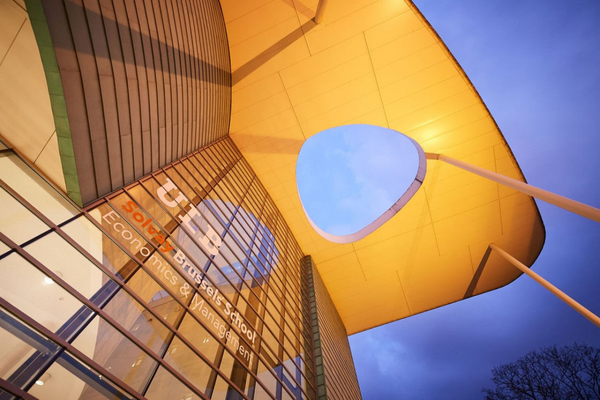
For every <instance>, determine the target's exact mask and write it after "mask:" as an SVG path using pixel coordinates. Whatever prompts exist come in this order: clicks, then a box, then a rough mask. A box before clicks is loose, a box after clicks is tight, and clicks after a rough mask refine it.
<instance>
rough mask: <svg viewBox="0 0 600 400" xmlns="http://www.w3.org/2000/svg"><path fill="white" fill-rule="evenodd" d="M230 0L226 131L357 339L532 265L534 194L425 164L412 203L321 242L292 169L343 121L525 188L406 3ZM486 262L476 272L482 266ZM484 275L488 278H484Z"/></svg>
mask: <svg viewBox="0 0 600 400" xmlns="http://www.w3.org/2000/svg"><path fill="white" fill-rule="evenodd" d="M317 5H318V2H317V1H316V0H302V1H300V0H273V1H269V0H247V1H238V0H222V7H223V12H224V15H225V20H226V24H227V34H228V38H229V46H230V51H231V63H232V65H231V67H232V71H233V95H232V116H231V126H230V135H231V137H232V138H233V140H234V141H235V143H236V144H237V145H238V147H239V148H240V150H241V151H242V153H243V154H244V156H245V157H246V158H247V160H248V161H249V162H250V164H251V165H252V167H253V168H254V170H255V171H256V173H257V175H258V177H259V178H260V180H261V182H262V183H263V184H264V185H265V187H266V189H267V190H268V192H269V193H270V194H271V196H272V197H273V199H274V201H275V202H276V204H277V206H278V207H279V209H280V210H281V212H282V213H283V215H284V217H285V219H286V221H287V222H288V224H289V226H290V227H291V230H292V232H293V233H294V236H295V237H296V239H297V240H298V242H299V243H300V245H301V247H302V249H303V251H304V252H305V253H306V254H310V255H311V256H312V257H313V259H314V260H315V263H316V265H317V266H318V268H319V271H320V273H321V275H322V277H323V280H324V281H325V284H326V286H327V288H328V290H329V292H330V294H331V296H332V299H333V301H334V303H335V304H336V306H337V308H338V310H339V313H340V315H341V317H342V319H343V321H344V323H345V325H346V328H347V332H348V334H352V333H356V332H360V331H363V330H365V329H369V328H372V327H375V326H378V325H381V324H384V323H387V322H391V321H394V320H398V319H401V318H405V317H408V316H410V315H413V314H417V313H420V312H423V311H426V310H429V309H432V308H435V307H439V306H442V305H445V304H448V303H452V302H455V301H458V300H461V299H463V298H466V297H470V296H472V295H476V294H480V293H483V292H486V291H489V290H493V289H496V288H499V287H501V286H503V285H506V284H507V283H509V282H511V281H513V280H514V279H516V278H517V277H518V276H519V275H520V273H519V271H518V270H516V269H515V268H514V267H512V266H511V265H510V264H508V263H506V262H505V261H503V260H502V259H501V258H500V257H499V256H497V255H495V254H493V252H492V254H491V256H490V257H489V259H488V260H487V262H486V263H485V265H484V263H482V259H483V257H484V254H485V252H486V249H487V248H488V245H489V244H490V243H492V242H494V243H496V244H498V245H500V246H501V247H503V248H504V249H505V250H507V251H508V252H509V253H511V254H512V255H514V256H515V257H516V258H517V259H519V260H521V261H522V262H524V263H525V264H527V265H531V264H532V263H533V261H534V260H535V258H536V257H537V256H538V254H539V253H540V251H541V248H542V245H543V242H544V237H545V236H544V227H543V224H542V221H541V218H540V215H539V212H538V210H537V208H536V206H535V203H534V202H533V200H532V198H531V197H529V196H526V195H523V194H520V193H518V192H516V191H514V190H512V189H509V188H506V187H503V186H500V185H498V184H496V183H493V182H491V181H487V180H485V179H483V178H480V177H478V176H476V175H473V174H471V173H469V172H465V171H462V170H460V169H458V168H456V167H453V166H450V165H445V164H442V163H441V162H440V161H435V160H430V161H428V165H427V170H428V172H427V176H426V178H425V181H424V183H423V186H422V187H421V189H420V190H419V191H418V192H417V194H416V195H415V197H414V198H413V199H412V200H411V201H410V202H409V204H408V205H407V206H405V207H404V208H403V209H402V210H401V211H400V212H399V213H398V214H397V215H396V216H394V217H393V218H392V219H391V220H390V221H388V222H387V223H385V224H384V225H383V226H382V227H381V228H379V229H378V230H376V231H375V232H374V233H372V234H371V235H369V236H367V237H366V238H364V239H362V240H359V241H357V242H355V243H351V244H335V243H331V242H328V241H327V240H325V239H323V238H322V237H321V236H320V235H319V234H318V233H317V232H316V231H315V230H314V229H313V228H312V227H311V225H310V224H309V222H308V220H307V218H306V216H305V215H304V212H303V209H302V206H301V203H300V199H299V196H298V190H297V187H296V177H295V166H296V159H297V155H298V152H299V150H300V147H301V146H302V143H303V142H304V140H306V139H307V138H309V137H311V136H312V135H314V134H316V133H318V132H320V131H322V130H325V129H328V128H332V127H335V126H339V125H344V124H354V123H364V124H372V125H378V126H382V127H387V128H391V129H396V130H398V131H400V132H402V133H404V134H406V135H408V136H410V137H412V138H413V139H415V140H417V141H418V142H419V143H420V144H421V146H422V147H423V149H424V150H425V151H426V152H433V153H443V154H446V155H449V156H452V157H454V158H458V159H460V160H463V161H466V162H469V163H472V164H475V165H477V166H480V167H483V168H486V169H489V170H492V171H496V172H498V173H501V174H503V175H507V176H510V177H513V178H516V179H519V180H524V178H523V175H522V173H521V171H520V169H519V167H518V165H517V163H516V161H515V159H514V157H513V155H512V153H511V151H510V149H509V147H508V145H507V143H506V141H505V140H504V138H503V136H502V134H501V133H500V131H499V130H498V127H497V126H496V123H495V122H494V120H493V118H492V117H491V115H490V113H489V112H488V110H487V108H486V106H485V105H484V104H483V102H482V100H481V99H480V97H479V95H478V94H477V92H476V91H475V89H474V88H473V86H472V85H471V83H470V82H469V80H468V78H467V77H466V76H465V74H464V72H463V71H462V69H461V68H460V66H459V65H458V63H457V62H456V61H455V60H454V58H453V57H452V55H451V54H450V53H449V51H448V50H447V48H446V47H445V45H444V44H443V42H442V41H441V39H440V38H439V37H438V36H437V34H436V33H435V31H433V29H432V28H431V27H430V26H429V24H428V23H427V21H426V20H425V19H424V18H423V16H422V15H421V14H420V13H419V11H418V10H417V9H416V7H415V6H414V5H413V4H412V3H411V2H408V1H407V2H404V1H401V0H379V1H374V0H343V1H342V0H329V1H328V4H327V7H326V8H325V12H324V17H323V21H322V22H321V23H320V24H315V22H314V21H313V20H312V18H313V17H314V15H315V11H316V9H317ZM480 264H481V268H480ZM478 269H479V272H478V273H476V272H477V271H478Z"/></svg>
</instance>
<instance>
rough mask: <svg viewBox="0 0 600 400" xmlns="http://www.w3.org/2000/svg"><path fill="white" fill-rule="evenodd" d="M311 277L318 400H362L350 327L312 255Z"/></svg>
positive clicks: (308, 260)
mask: <svg viewBox="0 0 600 400" xmlns="http://www.w3.org/2000/svg"><path fill="white" fill-rule="evenodd" d="M304 265H305V267H306V270H307V275H308V286H309V291H308V292H309V301H310V309H311V319H312V328H313V331H312V336H313V343H314V346H313V347H314V353H315V372H316V380H317V398H318V400H328V399H330V400H336V399H347V400H360V399H362V396H361V394H360V388H359V386H358V378H357V376H356V369H355V368H354V361H353V360H352V350H351V349H350V343H349V342H348V334H347V332H346V327H345V326H344V323H343V322H342V318H341V317H340V315H339V313H338V311H337V308H336V307H335V304H334V303H333V300H331V296H330V295H329V292H328V291H327V287H326V286H325V284H324V283H323V280H322V279H321V275H320V274H319V271H318V269H317V267H316V265H315V263H314V261H313V259H312V257H311V256H306V257H304Z"/></svg>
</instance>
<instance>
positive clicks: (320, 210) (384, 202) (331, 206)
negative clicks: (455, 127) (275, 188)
mask: <svg viewBox="0 0 600 400" xmlns="http://www.w3.org/2000/svg"><path fill="white" fill-rule="evenodd" d="M418 166H419V155H418V153H417V150H416V148H415V146H414V144H413V143H412V142H411V141H410V140H409V139H408V138H406V137H405V136H404V135H402V134H400V133H398V132H396V131H393V130H391V129H387V128H381V127H377V126H371V125H345V126H340V127H336V128H332V129H327V130H325V131H323V132H320V133H318V134H316V135H314V136H312V137H311V138H309V139H308V140H307V141H306V142H305V143H304V146H303V147H302V149H301V151H300V155H299V156H298V163H297V166H296V179H297V181H298V191H299V193H300V198H301V199H302V203H303V204H304V207H305V209H306V211H307V213H308V215H309V216H310V218H311V219H312V220H313V222H314V223H315V224H317V226H319V227H320V228H321V229H323V230H324V231H325V232H328V233H331V234H334V235H349V234H352V233H355V232H357V231H359V230H360V229H362V228H364V227H365V226H367V225H369V224H370V223H371V222H373V221H374V220H375V219H377V218H378V217H379V216H380V215H382V214H383V213H384V212H385V211H386V210H388V209H389V208H390V207H391V206H392V205H393V204H394V203H395V202H396V201H398V199H399V198H400V196H402V195H403V194H404V192H406V190H407V189H408V187H409V186H410V184H411V183H412V182H413V181H414V179H415V176H416V174H417V170H418Z"/></svg>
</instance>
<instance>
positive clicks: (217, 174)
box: [0, 138, 317, 400]
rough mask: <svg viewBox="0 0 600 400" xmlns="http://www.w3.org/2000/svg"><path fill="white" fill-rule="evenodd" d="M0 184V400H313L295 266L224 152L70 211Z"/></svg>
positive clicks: (18, 171) (265, 199)
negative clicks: (0, 208)
mask: <svg viewBox="0 0 600 400" xmlns="http://www.w3.org/2000/svg"><path fill="white" fill-rule="evenodd" d="M0 179H1V181H0V185H1V186H2V189H1V190H0V204H1V205H2V210H3V211H2V212H3V216H2V218H1V219H0V231H1V233H0V239H1V242H0V297H1V299H0V317H1V318H0V328H1V329H0V339H1V340H2V343H3V345H2V346H1V347H0V374H1V377H0V378H1V381H0V383H1V386H2V387H3V388H4V389H3V392H1V393H0V399H5V398H6V399H9V398H18V397H22V398H28V396H33V397H34V398H40V399H59V398H60V399H101V398H119V399H120V398H124V399H125V398H127V399H131V398H148V399H177V400H179V399H182V400H191V399H200V398H201V399H271V398H273V399H314V398H316V389H315V388H316V385H317V384H316V378H315V361H314V354H313V333H312V332H313V326H312V325H311V324H312V322H311V310H310V299H309V292H310V290H309V280H308V273H307V269H306V267H305V265H304V263H303V257H304V255H303V253H302V251H301V250H300V248H299V246H298V244H297V243H296V241H295V240H294V238H293V236H292V235H291V233H290V231H289V229H288V227H287V225H286V224H285V222H284V220H283V218H282V216H281V215H280V214H279V212H278V211H277V209H276V207H275V206H274V204H273V202H272V200H271V199H270V198H269V196H268V195H267V193H266V191H265V189H264V188H263V187H262V185H261V184H260V182H259V181H258V180H257V179H256V177H255V174H254V173H253V171H252V170H251V169H250V167H249V165H248V164H247V162H246V161H245V160H244V159H243V158H242V156H241V155H240V153H239V151H238V150H237V148H236V147H235V145H234V144H233V142H232V141H231V139H229V138H226V139H223V140H220V141H218V142H216V143H214V144H212V145H211V146H209V147H207V148H204V149H202V150H200V151H197V152H195V153H193V154H191V155H189V156H187V157H184V158H183V159H181V160H179V161H177V162H176V163H174V164H172V165H170V166H167V167H165V168H161V169H158V170H157V171H155V172H154V173H153V174H151V175H148V176H146V177H144V178H142V179H141V180H139V181H137V182H135V183H134V184H132V185H129V186H128V187H125V188H123V189H121V190H119V191H117V192H114V193H112V194H111V195H109V196H107V197H105V198H103V199H101V200H99V201H97V202H96V203H94V204H91V205H89V206H88V207H86V208H85V209H83V210H82V209H79V208H78V207H76V206H74V205H72V204H71V203H70V202H69V201H68V200H66V199H65V197H63V196H62V195H61V194H60V193H59V192H57V191H56V190H55V189H53V188H52V187H51V186H50V185H49V184H48V183H47V182H46V181H45V180H44V179H42V178H41V177H40V176H39V175H37V173H36V172H34V171H33V170H32V169H31V168H30V167H29V166H27V165H26V164H25V163H23V161H21V159H20V158H19V157H17V156H16V155H15V154H14V153H13V152H12V151H11V150H9V149H4V150H0ZM10 393H12V394H10Z"/></svg>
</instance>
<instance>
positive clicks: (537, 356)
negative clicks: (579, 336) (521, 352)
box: [482, 343, 600, 400]
mask: <svg viewBox="0 0 600 400" xmlns="http://www.w3.org/2000/svg"><path fill="white" fill-rule="evenodd" d="M492 374H493V375H494V376H493V378H492V381H493V382H494V383H495V384H496V388H495V389H485V388H484V389H482V392H484V393H485V395H486V396H485V399H486V400H579V399H581V400H591V399H597V400H600V349H598V348H594V347H590V346H587V345H584V344H583V345H580V344H577V343H575V344H574V345H572V346H565V347H560V348H557V347H556V346H552V347H546V348H542V349H540V350H538V351H531V352H529V353H528V354H527V355H526V356H525V357H523V358H520V359H518V360H517V361H515V362H512V363H508V364H504V365H501V366H499V367H496V368H494V369H493V370H492Z"/></svg>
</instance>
